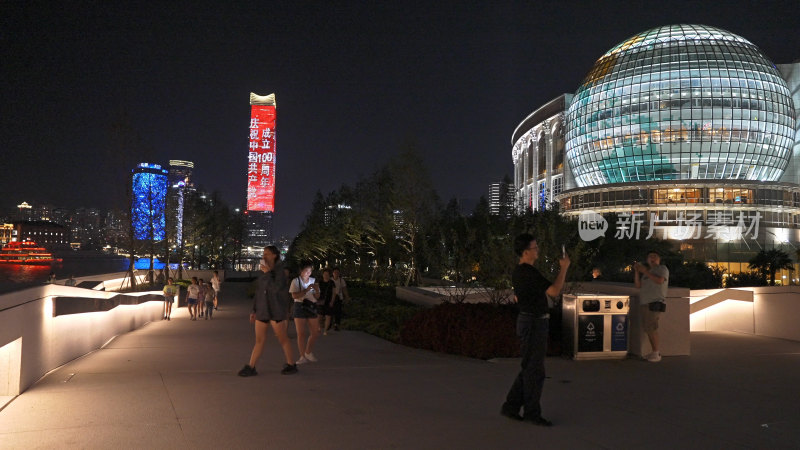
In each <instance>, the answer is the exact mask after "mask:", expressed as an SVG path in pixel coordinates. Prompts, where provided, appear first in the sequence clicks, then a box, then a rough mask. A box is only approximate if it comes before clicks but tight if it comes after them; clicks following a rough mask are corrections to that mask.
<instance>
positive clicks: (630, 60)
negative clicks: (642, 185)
mask: <svg viewBox="0 0 800 450" xmlns="http://www.w3.org/2000/svg"><path fill="white" fill-rule="evenodd" d="M794 115H795V113H794V107H793V104H792V98H791V95H790V92H789V89H788V87H787V85H786V82H785V81H784V80H783V78H782V77H781V74H780V73H779V72H778V70H777V69H776V67H775V65H774V64H772V62H770V61H769V59H767V58H766V57H765V56H764V55H763V54H762V53H761V51H760V50H759V49H758V47H756V46H755V45H753V44H752V43H750V42H749V41H747V40H746V39H744V38H742V37H739V36H737V35H735V34H732V33H729V32H727V31H723V30H720V29H717V28H713V27H708V26H703V25H674V26H666V27H661V28H655V29H652V30H648V31H645V32H643V33H640V34H637V35H635V36H633V37H631V38H630V39H628V40H626V41H625V42H623V43H621V44H619V45H617V46H616V47H614V48H612V49H611V50H609V51H608V52H607V53H606V54H604V55H603V56H602V57H600V59H599V60H597V62H596V63H595V64H594V67H592V69H591V70H590V71H589V74H588V75H587V76H586V78H585V79H584V81H583V83H582V84H581V86H580V87H579V88H578V90H577V92H576V93H575V96H574V98H573V100H572V103H571V104H570V106H569V109H568V111H567V114H566V122H567V136H566V148H567V150H566V151H567V155H566V157H567V160H568V161H569V163H570V167H571V168H572V172H573V175H574V179H575V183H576V184H577V186H579V187H585V186H597V185H605V184H609V183H625V182H642V181H657V180H691V179H703V180H709V179H711V180H759V181H778V180H779V179H780V178H781V175H783V172H784V170H785V168H786V166H787V164H788V162H789V158H790V156H791V150H792V144H793V142H794V126H795V117H794Z"/></svg>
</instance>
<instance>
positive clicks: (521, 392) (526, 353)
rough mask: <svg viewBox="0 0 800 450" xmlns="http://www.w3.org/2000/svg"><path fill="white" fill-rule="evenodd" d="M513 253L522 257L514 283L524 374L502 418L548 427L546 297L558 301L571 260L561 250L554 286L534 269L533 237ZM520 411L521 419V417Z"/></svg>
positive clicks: (510, 393) (524, 237) (518, 242)
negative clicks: (544, 404)
mask: <svg viewBox="0 0 800 450" xmlns="http://www.w3.org/2000/svg"><path fill="white" fill-rule="evenodd" d="M514 253H516V254H517V256H519V264H518V265H517V267H515V268H514V272H513V273H512V275H511V283H512V284H513V285H514V298H515V299H516V301H517V303H518V304H519V316H518V317H517V336H518V337H519V340H520V344H521V346H520V353H521V356H522V362H521V366H522V370H520V372H519V374H518V375H517V378H516V379H515V380H514V384H513V385H512V386H511V390H509V391H508V395H507V396H506V401H505V403H503V407H502V408H501V409H500V414H502V415H504V416H506V417H508V418H510V419H514V420H525V421H529V422H533V423H534V424H535V425H540V426H545V427H549V426H551V425H553V424H552V422H550V421H549V420H547V419H545V418H544V417H542V408H541V405H540V404H539V400H540V398H541V396H542V387H543V386H544V379H545V372H544V357H545V355H546V353H547V334H548V331H549V324H550V315H549V314H548V312H547V311H548V303H547V297H548V296H550V297H556V296H558V295H559V294H560V293H561V289H562V288H563V287H564V279H565V277H566V275H567V268H568V267H569V263H570V261H569V256H567V252H566V249H565V248H564V247H563V246H562V247H561V254H562V256H561V259H560V260H559V261H558V264H559V266H560V270H559V272H558V275H557V276H556V279H555V281H553V282H552V283H551V282H550V281H549V280H547V278H545V277H544V275H542V274H541V272H539V271H538V270H536V268H535V267H533V264H534V263H535V262H536V260H537V259H538V258H539V245H538V244H537V243H536V238H535V237H533V235H531V234H527V233H525V234H521V235H519V236H517V237H516V239H514ZM520 408H522V410H523V414H522V415H520V414H519V412H520Z"/></svg>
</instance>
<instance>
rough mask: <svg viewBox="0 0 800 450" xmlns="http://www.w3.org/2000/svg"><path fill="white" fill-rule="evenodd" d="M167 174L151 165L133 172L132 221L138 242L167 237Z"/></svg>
mask: <svg viewBox="0 0 800 450" xmlns="http://www.w3.org/2000/svg"><path fill="white" fill-rule="evenodd" d="M167 173H168V172H167V170H166V169H162V168H161V166H160V165H158V164H149V163H141V164H139V166H138V167H136V169H134V170H133V177H132V183H133V201H132V204H131V220H132V221H133V231H134V237H135V238H136V239H138V240H150V239H154V240H157V241H160V240H163V239H164V238H165V237H166V233H165V230H164V211H165V209H166V199H167Z"/></svg>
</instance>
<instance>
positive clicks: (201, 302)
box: [197, 278, 206, 319]
mask: <svg viewBox="0 0 800 450" xmlns="http://www.w3.org/2000/svg"><path fill="white" fill-rule="evenodd" d="M197 284H198V285H199V286H200V293H199V294H198V296H197V310H198V311H200V313H199V314H198V316H197V317H199V318H201V319H202V318H203V310H204V309H205V307H206V302H205V298H206V282H205V281H203V279H202V278H200V280H199V282H198V283H197Z"/></svg>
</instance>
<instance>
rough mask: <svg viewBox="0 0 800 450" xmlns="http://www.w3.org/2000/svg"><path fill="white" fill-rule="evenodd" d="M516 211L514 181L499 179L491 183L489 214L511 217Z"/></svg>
mask: <svg viewBox="0 0 800 450" xmlns="http://www.w3.org/2000/svg"><path fill="white" fill-rule="evenodd" d="M513 213H514V183H513V182H510V181H498V182H496V183H492V184H490V185H489V214H491V215H493V216H503V217H506V218H508V217H510V216H511V214H513Z"/></svg>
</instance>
